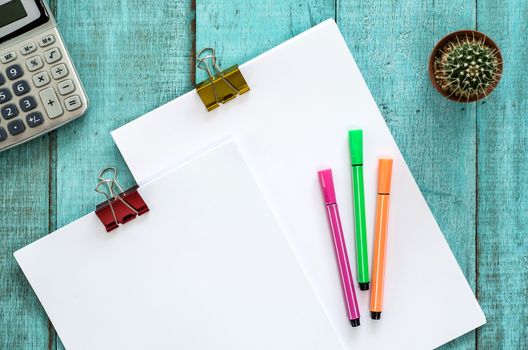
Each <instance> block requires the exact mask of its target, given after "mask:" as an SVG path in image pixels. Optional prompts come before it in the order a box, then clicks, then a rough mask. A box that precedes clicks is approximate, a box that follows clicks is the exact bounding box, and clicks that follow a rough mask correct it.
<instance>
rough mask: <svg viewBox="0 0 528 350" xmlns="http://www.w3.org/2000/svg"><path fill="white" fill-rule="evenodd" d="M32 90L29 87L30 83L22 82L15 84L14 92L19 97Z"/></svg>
mask: <svg viewBox="0 0 528 350" xmlns="http://www.w3.org/2000/svg"><path fill="white" fill-rule="evenodd" d="M30 90H31V88H30V87H29V83H28V82H27V81H25V80H20V81H19V82H16V83H14V84H13V91H14V92H15V95H17V96H22V95H24V94H27V93H28V92H29V91H30Z"/></svg>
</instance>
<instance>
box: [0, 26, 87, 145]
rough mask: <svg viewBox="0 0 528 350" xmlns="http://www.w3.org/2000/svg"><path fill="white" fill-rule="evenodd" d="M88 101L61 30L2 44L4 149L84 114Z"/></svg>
mask: <svg viewBox="0 0 528 350" xmlns="http://www.w3.org/2000/svg"><path fill="white" fill-rule="evenodd" d="M86 103H87V101H86V96H85V94H84V91H83V89H82V86H81V84H80V82H79V78H78V77H77V74H76V72H75V68H74V67H73V65H72V62H71V61H70V58H69V57H68V53H67V51H66V49H65V47H64V44H63V43H62V40H61V39H60V36H59V34H58V32H57V30H56V28H52V29H49V30H47V31H46V32H43V33H41V34H38V35H35V36H34V37H32V38H30V40H27V41H23V42H20V43H18V44H12V45H11V46H9V47H4V48H2V47H1V46H0V151H1V150H2V149H4V148H6V147H7V148H8V147H10V146H12V145H15V144H18V143H21V142H23V141H25V140H26V139H29V138H32V137H34V136H37V135H39V134H42V133H45V132H47V131H49V130H50V129H54V128H56V127H58V126H60V125H62V124H64V123H65V122H68V121H69V120H71V119H74V118H77V117H79V116H80V115H82V113H84V110H85V109H86Z"/></svg>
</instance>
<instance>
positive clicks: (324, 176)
mask: <svg viewBox="0 0 528 350" xmlns="http://www.w3.org/2000/svg"><path fill="white" fill-rule="evenodd" d="M317 174H319V183H320V184H321V190H322V191H323V198H324V202H325V204H334V203H335V202H336V195H335V188H334V177H333V176H332V169H325V170H321V171H319V172H318V173H317Z"/></svg>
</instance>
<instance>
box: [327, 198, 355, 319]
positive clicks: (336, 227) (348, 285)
mask: <svg viewBox="0 0 528 350" xmlns="http://www.w3.org/2000/svg"><path fill="white" fill-rule="evenodd" d="M326 212H327V215H328V221H329V223H330V229H331V231H332V236H333V241H334V248H335V252H336V257H337V265H338V266H339V275H340V277H341V284H342V287H343V292H344V296H345V303H346V308H347V314H348V319H349V320H351V321H353V320H357V324H355V323H356V322H351V323H352V325H353V326H355V325H358V326H359V318H360V314H359V306H358V302H357V298H356V291H355V288H354V280H353V279H352V272H351V270H350V262H349V261H350V260H348V252H347V248H346V243H345V237H344V235H343V228H342V226H341V218H340V216H339V210H338V208H337V204H330V205H327V206H326Z"/></svg>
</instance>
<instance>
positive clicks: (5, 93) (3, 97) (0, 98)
mask: <svg viewBox="0 0 528 350" xmlns="http://www.w3.org/2000/svg"><path fill="white" fill-rule="evenodd" d="M11 98H13V95H11V92H10V91H9V90H7V89H0V104H2V103H5V102H7V101H9V100H11Z"/></svg>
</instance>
